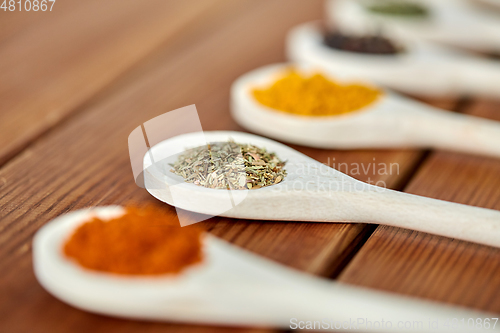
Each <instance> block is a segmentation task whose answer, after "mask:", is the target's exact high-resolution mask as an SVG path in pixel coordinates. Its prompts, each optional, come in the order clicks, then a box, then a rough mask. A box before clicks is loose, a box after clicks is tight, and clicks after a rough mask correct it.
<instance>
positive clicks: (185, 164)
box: [170, 141, 286, 190]
mask: <svg viewBox="0 0 500 333" xmlns="http://www.w3.org/2000/svg"><path fill="white" fill-rule="evenodd" d="M285 163H286V162H283V161H281V160H280V159H279V158H278V157H277V156H276V154H274V153H269V152H267V151H266V149H264V148H259V147H256V146H254V145H250V144H239V143H235V142H233V141H229V142H214V143H210V144H208V145H205V146H200V147H196V148H192V149H189V150H187V151H186V152H185V153H184V154H183V155H180V156H179V158H178V160H177V161H176V162H175V163H173V164H171V166H172V167H173V169H171V170H170V171H171V172H173V173H175V174H176V175H179V176H181V177H183V178H184V180H185V181H186V182H188V183H193V184H195V185H199V186H204V187H208V188H216V189H229V190H246V189H257V188H261V187H264V186H269V185H274V184H278V183H279V182H281V181H282V180H283V179H284V178H285V176H286V171H285V169H284V166H285Z"/></svg>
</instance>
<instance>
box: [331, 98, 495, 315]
mask: <svg viewBox="0 0 500 333" xmlns="http://www.w3.org/2000/svg"><path fill="white" fill-rule="evenodd" d="M499 106H500V104H499V102H498V101H496V102H495V101H480V102H476V103H473V104H472V106H471V107H470V108H469V109H467V110H466V112H467V113H470V114H473V115H476V116H482V117H486V118H490V119H495V120H500V113H499V112H498V108H499ZM499 174H500V161H499V160H498V159H493V158H483V157H475V156H468V155H462V154H454V153H446V152H435V153H432V154H431V156H430V157H429V158H428V160H426V161H425V163H424V164H423V165H422V167H421V168H420V169H419V170H418V173H417V174H416V176H415V177H414V178H413V179H412V180H411V182H410V184H409V186H408V187H407V188H406V189H405V190H406V191H407V192H410V193H413V194H419V195H423V196H428V197H433V198H437V199H442V200H448V201H454V202H458V203H463V204H469V205H474V206H479V207H485V208H491V209H497V210H500V178H499V177H498V175H499ZM340 280H341V281H344V282H348V283H353V284H358V285H363V286H368V287H373V288H377V289H383V290H389V291H394V292H397V293H402V294H408V295H414V296H418V297H423V298H429V299H433V300H439V301H444V302H449V303H454V304H460V305H464V306H469V307H473V308H478V309H483V310H488V311H492V312H495V313H500V250H499V249H496V248H491V247H487V246H481V245H477V244H472V243H467V242H463V241H457V240H453V239H448V238H444V237H438V236H432V235H429V234H425V233H419V232H412V231H408V230H402V229H398V228H391V227H379V228H378V229H377V230H376V231H375V233H374V234H373V235H372V237H371V238H370V239H369V240H368V241H367V242H366V244H365V246H364V247H363V248H362V250H361V251H359V253H358V255H357V256H356V257H355V258H354V260H353V261H352V262H351V263H350V264H349V265H348V266H347V268H346V270H345V271H344V272H343V273H342V275H341V276H340Z"/></svg>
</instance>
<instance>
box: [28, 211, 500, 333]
mask: <svg viewBox="0 0 500 333" xmlns="http://www.w3.org/2000/svg"><path fill="white" fill-rule="evenodd" d="M123 213H124V209H123V208H122V207H119V206H109V207H99V208H92V209H85V210H80V211H75V212H72V213H69V214H66V215H63V216H60V217H58V218H56V219H55V220H53V221H51V222H49V223H48V224H46V225H45V226H44V227H42V228H41V229H40V230H39V231H38V232H37V234H36V235H35V238H34V241H33V264H34V270H35V275H36V277H37V279H38V281H39V282H40V283H41V285H42V286H43V287H44V288H45V289H47V291H49V292H50V293H51V294H53V295H54V296H56V297H57V298H59V299H60V300H62V301H64V302H66V303H68V304H70V305H72V306H75V307H77V308H80V309H83V310H86V311H90V312H95V313H100V314H105V315H111V316H117V317H123V318H132V319H141V320H144V319H145V320H155V321H174V322H185V323H196V324H214V325H233V326H234V325H237V326H254V327H255V326H259V327H276V328H283V329H284V328H290V325H291V323H292V318H300V319H301V320H319V321H321V320H324V319H325V318H332V320H335V321H337V322H341V323H342V322H345V321H347V322H349V321H350V320H352V318H358V317H362V318H366V319H369V320H372V321H373V320H380V319H381V318H384V320H386V321H387V320H390V321H394V323H396V322H397V321H414V320H416V319H418V320H423V321H424V322H427V320H428V319H429V318H432V319H434V320H440V321H441V320H442V321H444V320H445V319H446V318H459V317H464V318H469V317H472V318H486V317H487V316H488V315H487V314H484V313H480V312H477V311H469V310H465V309H461V308H455V307H451V306H444V305H439V304H436V303H432V302H426V301H421V300H415V299H411V298H407V297H400V296H395V295H390V294H384V293H381V292H375V291H369V290H366V289H362V288H356V287H350V286H347V285H341V284H337V283H334V282H332V281H329V280H324V279H320V278H315V277H313V276H309V275H306V274H303V273H300V272H298V271H295V270H292V269H289V268H286V267H284V266H281V265H278V264H276V263H273V262H271V261H269V260H266V259H263V258H260V257H258V256H256V255H253V254H251V253H249V252H246V251H244V250H241V249H239V248H237V247H235V246H232V245H230V244H228V243H226V242H224V241H222V240H219V239H217V238H216V237H213V236H209V235H205V236H204V237H203V251H204V260H203V262H202V263H201V264H197V265H194V266H192V267H188V268H187V269H185V270H184V271H182V272H180V273H179V274H178V275H158V276H154V277H153V276H151V277H139V276H124V275H117V274H110V273H103V272H96V271H92V270H88V269H85V268H83V267H80V266H78V265H77V264H76V263H74V262H73V261H71V260H69V259H68V258H66V257H65V256H64V255H63V252H62V248H63V244H64V242H65V241H66V239H68V238H69V237H70V235H71V234H72V233H73V232H74V230H75V229H76V228H77V227H78V226H79V225H81V224H82V223H84V222H86V221H88V220H90V219H92V218H93V217H99V218H101V219H110V218H113V217H117V216H120V215H121V214H123ZM145 227H147V225H145ZM354 320H355V319H354ZM329 331H336V330H335V329H334V328H333V327H332V329H331V330H329ZM361 331H362V332H377V331H379V329H378V328H375V329H374V328H373V327H372V328H371V329H365V330H363V329H361ZM386 331H387V332H404V331H405V330H404V329H400V328H397V327H396V325H395V324H394V325H393V327H392V329H387V330H386ZM466 331H467V332H476V331H471V330H466ZM493 331H494V332H498V330H493ZM415 332H434V331H433V330H429V329H424V328H422V330H420V331H419V330H416V331H415ZM464 332H465V331H464Z"/></svg>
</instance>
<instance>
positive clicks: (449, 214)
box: [360, 189, 500, 247]
mask: <svg viewBox="0 0 500 333" xmlns="http://www.w3.org/2000/svg"><path fill="white" fill-rule="evenodd" d="M364 194H365V198H364V199H365V200H363V201H364V202H365V203H364V204H363V205H360V208H361V209H363V208H364V213H365V218H366V221H367V222H374V223H379V224H385V225H390V226H395V227H401V228H406V229H411V230H417V231H423V232H427V233H431V234H436V235H441V236H446V237H451V238H457V239H461V240H465V241H470V242H474V243H479V244H485V245H490V246H494V247H500V211H496V210H492V209H485V208H479V207H473V206H467V205H462V204H457V203H452V202H448V201H442V200H436V199H431V198H426V197H421V196H417V195H412V194H407V193H402V192H396V191H392V190H386V189H384V190H382V191H381V190H379V189H377V190H375V191H373V192H371V191H370V192H366V193H364Z"/></svg>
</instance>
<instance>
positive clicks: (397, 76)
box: [287, 22, 500, 97]
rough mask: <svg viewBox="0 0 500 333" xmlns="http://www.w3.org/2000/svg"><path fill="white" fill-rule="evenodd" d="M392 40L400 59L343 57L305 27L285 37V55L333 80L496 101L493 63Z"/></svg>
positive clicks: (497, 73) (497, 78) (498, 71)
mask: <svg viewBox="0 0 500 333" xmlns="http://www.w3.org/2000/svg"><path fill="white" fill-rule="evenodd" d="M392 40H393V41H394V42H395V43H396V44H398V45H399V46H401V47H402V48H404V51H403V52H402V53H400V54H396V55H373V54H365V53H354V52H347V51H343V50H337V49H333V48H330V47H328V46H326V45H324V44H323V35H322V32H321V29H320V28H319V24H318V23H316V22H313V23H305V24H302V25H300V26H298V27H295V28H294V29H292V30H291V31H290V33H289V35H288V38H287V54H288V57H289V59H290V60H292V61H295V62H304V63H308V64H311V65H314V66H316V67H317V68H321V69H324V70H329V71H332V72H334V73H336V74H346V75H351V76H356V77H359V78H366V79H369V80H372V81H374V82H376V83H379V84H382V85H385V86H387V87H390V88H394V89H397V90H400V91H404V92H408V93H415V94H422V95H429V96H441V95H447V94H476V95H485V96H494V97H499V96H500V63H499V62H497V61H492V60H488V59H485V58H481V57H474V56H470V55H468V54H466V53H460V52H458V51H456V50H455V51H453V50H451V49H447V48H445V47H443V46H439V45H434V44H432V43H428V42H425V41H414V42H410V41H407V40H405V39H397V38H392Z"/></svg>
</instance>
